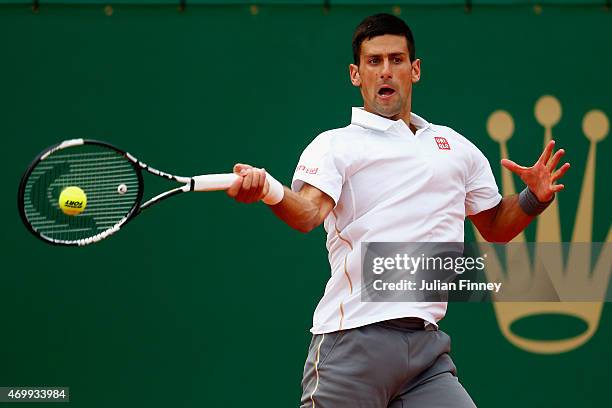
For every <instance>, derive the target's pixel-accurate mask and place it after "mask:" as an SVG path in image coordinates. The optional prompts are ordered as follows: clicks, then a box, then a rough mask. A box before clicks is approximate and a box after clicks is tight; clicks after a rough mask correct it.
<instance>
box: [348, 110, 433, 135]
mask: <svg viewBox="0 0 612 408" xmlns="http://www.w3.org/2000/svg"><path fill="white" fill-rule="evenodd" d="M398 122H402V120H401V119H399V120H391V119H387V118H385V117H382V116H379V115H376V114H374V113H371V112H368V111H366V110H365V109H363V108H353V109H352V117H351V123H352V124H353V125H357V126H361V127H364V128H367V129H373V130H378V131H381V132H386V131H387V130H389V129H390V128H391V126H393V125H395V124H397V123H398ZM410 123H412V124H413V125H414V126H415V127H416V128H417V130H421V129H425V128H427V127H429V122H427V121H426V120H425V119H423V118H422V117H420V116H418V115H417V114H415V113H413V112H410Z"/></svg>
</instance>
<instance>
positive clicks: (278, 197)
mask: <svg viewBox="0 0 612 408" xmlns="http://www.w3.org/2000/svg"><path fill="white" fill-rule="evenodd" d="M266 180H268V184H270V190H268V194H266V196H265V197H264V198H263V199H262V201H263V202H264V203H266V204H268V205H276V204H278V203H280V202H281V201H282V199H283V197H284V196H285V188H284V187H283V185H282V184H281V183H280V182H279V181H278V180H276V179H275V178H274V177H272V175H271V174H270V173H268V172H266Z"/></svg>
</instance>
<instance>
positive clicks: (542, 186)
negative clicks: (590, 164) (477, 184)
mask: <svg viewBox="0 0 612 408" xmlns="http://www.w3.org/2000/svg"><path fill="white" fill-rule="evenodd" d="M554 147H555V141H554V140H551V141H550V142H549V143H548V144H547V145H546V147H545V148H544V151H543V152H542V155H541V156H540V158H539V159H538V161H537V162H536V163H535V164H534V165H533V166H531V167H523V166H519V165H518V164H516V163H515V162H513V161H512V160H508V159H503V160H502V161H501V164H502V166H504V167H505V168H507V169H508V170H510V171H511V172H513V173H514V174H517V175H518V176H519V177H520V178H521V180H523V182H524V183H525V184H526V185H527V187H528V188H529V190H531V192H532V193H533V194H535V195H536V197H537V198H538V200H540V201H541V202H543V203H545V202H548V201H550V200H552V198H553V196H554V194H555V193H557V192H559V191H561V190H563V188H564V187H565V186H564V185H563V184H556V183H557V180H559V179H560V178H561V177H563V175H564V174H565V172H566V171H567V170H568V169H569V168H570V164H569V163H565V164H563V166H561V167H560V168H558V169H556V167H557V165H558V164H559V160H561V157H563V155H564V154H565V150H563V149H560V150H557V152H556V153H555V154H554V155H553V156H552V158H551V155H552V152H553V149H554ZM555 169H556V170H555Z"/></svg>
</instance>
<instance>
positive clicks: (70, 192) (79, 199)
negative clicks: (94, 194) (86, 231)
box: [58, 186, 87, 215]
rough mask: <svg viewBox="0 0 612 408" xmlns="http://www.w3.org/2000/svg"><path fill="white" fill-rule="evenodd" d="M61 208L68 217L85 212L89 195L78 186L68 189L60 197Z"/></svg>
mask: <svg viewBox="0 0 612 408" xmlns="http://www.w3.org/2000/svg"><path fill="white" fill-rule="evenodd" d="M58 204H59V207H60V208H61V209H62V211H63V212H64V214H66V215H78V214H80V213H82V212H83V211H85V207H86V206H87V195H85V192H84V191H83V190H81V189H80V188H78V187H76V186H70V187H66V188H65V189H63V190H62V192H61V194H60V196H59V202H58Z"/></svg>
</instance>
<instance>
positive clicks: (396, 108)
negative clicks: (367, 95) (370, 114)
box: [372, 95, 402, 119]
mask: <svg viewBox="0 0 612 408" xmlns="http://www.w3.org/2000/svg"><path fill="white" fill-rule="evenodd" d="M398 96H399V95H398ZM372 108H374V112H375V113H376V114H377V115H379V116H383V117H385V118H387V119H394V118H395V117H397V116H399V114H400V112H401V111H402V101H401V98H399V97H398V98H397V100H396V101H395V102H393V103H391V104H381V103H378V101H374V103H373V104H372Z"/></svg>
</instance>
